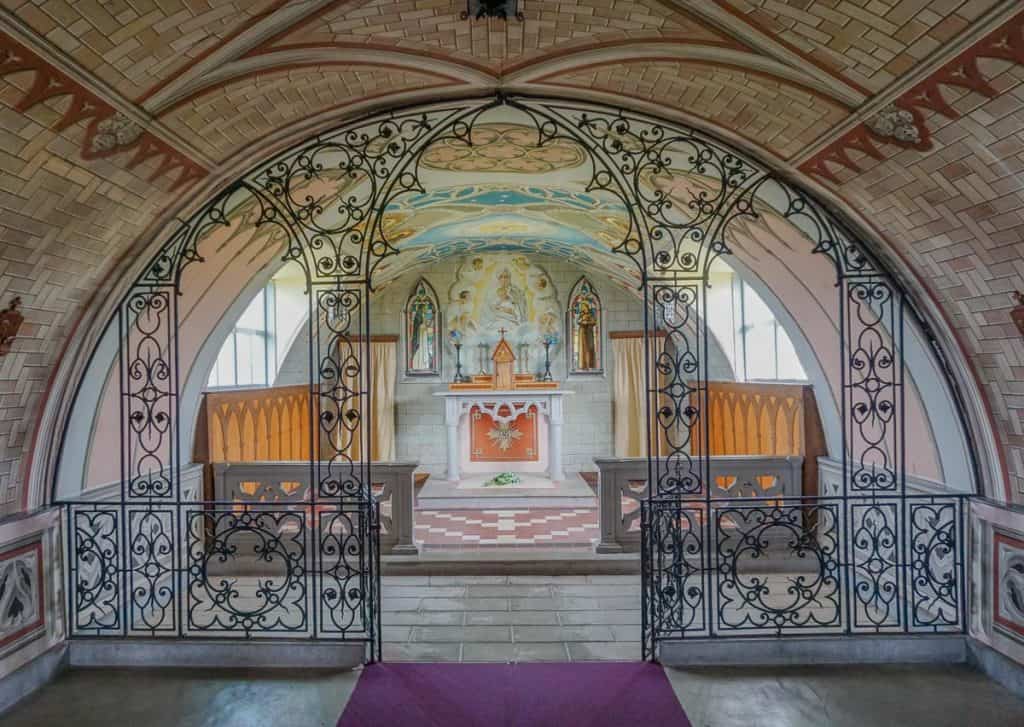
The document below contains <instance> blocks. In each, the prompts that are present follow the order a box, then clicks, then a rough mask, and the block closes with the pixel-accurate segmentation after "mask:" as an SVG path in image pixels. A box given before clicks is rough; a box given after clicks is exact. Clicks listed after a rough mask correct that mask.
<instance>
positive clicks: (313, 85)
mask: <svg viewBox="0 0 1024 727" xmlns="http://www.w3.org/2000/svg"><path fill="white" fill-rule="evenodd" d="M448 83H450V81H448V80H446V79H443V78H440V77H438V76H435V75H433V74H429V73H414V72H411V71H403V70H396V69H387V68H375V67H373V66H362V67H360V66H355V67H334V66H323V67H310V68H297V69H291V70H284V71H275V72H271V73H265V74H259V75H257V76H251V77H248V78H243V79H240V80H238V81H235V82H233V83H230V84H227V85H225V86H221V87H219V88H214V89H210V90H208V91H207V92H205V93H203V94H201V95H199V96H197V97H196V98H194V99H191V100H188V101H186V102H184V103H182V104H180V105H178V106H177V107H176V108H174V109H173V110H171V111H169V112H168V113H166V114H165V115H164V116H163V117H162V120H163V122H164V123H165V124H167V126H168V128H170V129H172V130H173V131H175V132H177V133H178V134H180V135H181V136H182V137H183V138H188V139H191V140H192V141H193V143H195V144H196V146H197V147H198V148H199V149H201V150H202V151H203V152H204V153H206V154H208V155H209V156H210V157H211V158H214V159H225V158H227V157H229V156H231V154H233V153H235V152H237V151H238V150H239V149H241V148H242V147H244V146H245V145H246V144H249V143H252V142H253V141H255V140H258V139H262V138H263V137H265V136H267V135H268V134H270V133H271V132H273V131H274V130H276V129H280V128H282V127H285V126H288V125H290V124H292V123H295V122H296V121H301V120H302V119H306V118H309V117H311V116H314V115H316V114H318V113H321V112H323V111H326V110H328V109H338V108H341V107H342V106H344V105H346V104H347V103H352V102H356V101H360V100H362V99H366V98H372V97H377V96H381V95H385V94H388V93H394V92H397V91H402V90H416V89H424V88H430V87H433V86H440V85H446V84H448Z"/></svg>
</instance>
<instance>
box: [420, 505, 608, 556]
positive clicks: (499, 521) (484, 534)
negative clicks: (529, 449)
mask: <svg viewBox="0 0 1024 727" xmlns="http://www.w3.org/2000/svg"><path fill="white" fill-rule="evenodd" d="M415 537H416V540H417V542H419V543H422V544H424V545H427V546H456V547H458V546H461V547H467V546H468V547H474V546H481V547H483V546H510V545H511V546H545V545H589V544H590V543H591V541H593V540H595V539H596V538H597V508H576V509H556V508H517V509H505V510H502V509H494V510H419V509H417V510H416V531H415Z"/></svg>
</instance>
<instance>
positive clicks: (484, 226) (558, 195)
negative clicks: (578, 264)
mask: <svg viewBox="0 0 1024 727" xmlns="http://www.w3.org/2000/svg"><path fill="white" fill-rule="evenodd" d="M385 215H386V216H387V217H390V218H391V222H390V223H389V224H388V228H389V237H391V239H393V240H397V246H398V247H400V248H403V249H414V248H421V247H433V246H450V245H452V244H453V243H459V242H469V241H475V242H476V243H481V242H484V241H487V240H491V241H493V242H495V243H499V242H500V243H502V244H505V245H515V244H517V243H525V244H528V245H529V246H531V247H533V246H535V245H537V244H542V243H545V242H547V243H551V244H553V245H558V246H560V247H561V248H564V247H575V246H580V247H585V248H587V247H589V248H592V249H593V250H594V251H596V252H608V251H610V249H611V248H612V247H613V246H614V245H616V244H618V243H619V242H620V241H621V239H622V236H623V231H624V229H625V226H626V225H627V224H628V223H627V222H626V220H627V216H626V211H625V208H624V207H623V205H622V204H621V203H619V202H617V201H614V200H608V199H606V198H601V197H597V196H595V195H591V194H586V193H583V192H575V191H570V190H563V189H554V188H549V187H514V186H507V187H505V186H501V187H498V186H492V185H488V186H483V185H475V186H470V187H455V188H446V189H439V190H433V191H430V192H427V193H423V194H416V195H404V196H403V197H402V198H401V199H400V200H398V201H397V202H395V203H392V204H391V205H389V206H388V208H387V211H386V213H385Z"/></svg>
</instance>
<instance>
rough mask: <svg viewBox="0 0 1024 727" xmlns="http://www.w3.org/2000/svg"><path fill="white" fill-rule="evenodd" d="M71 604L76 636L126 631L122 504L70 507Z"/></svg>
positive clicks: (69, 593)
mask: <svg viewBox="0 0 1024 727" xmlns="http://www.w3.org/2000/svg"><path fill="white" fill-rule="evenodd" d="M67 507H68V510H67V512H68V560H69V563H68V605H69V608H70V609H71V614H70V622H71V632H72V634H78V635H119V634H122V633H123V632H124V621H123V619H122V616H123V613H124V611H123V598H124V587H123V584H122V579H121V555H122V554H121V520H122V518H121V515H122V508H121V506H119V505H92V504H90V505H68V506H67Z"/></svg>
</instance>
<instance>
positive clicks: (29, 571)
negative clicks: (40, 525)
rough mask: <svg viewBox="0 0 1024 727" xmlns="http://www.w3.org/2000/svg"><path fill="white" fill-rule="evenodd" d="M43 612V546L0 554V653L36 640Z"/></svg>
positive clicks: (44, 619)
mask: <svg viewBox="0 0 1024 727" xmlns="http://www.w3.org/2000/svg"><path fill="white" fill-rule="evenodd" d="M45 625H46V617H45V612H44V609H43V543H42V541H41V540H36V541H35V542H34V543H29V544H28V545H23V546H21V547H18V548H14V549H12V550H8V551H6V552H3V553H0V652H3V651H6V650H8V649H10V648H11V647H12V646H13V647H16V646H17V645H19V644H20V643H21V642H23V641H27V640H31V639H34V638H36V637H37V636H39V634H40V633H41V632H42V630H43V628H44V626H45Z"/></svg>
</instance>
